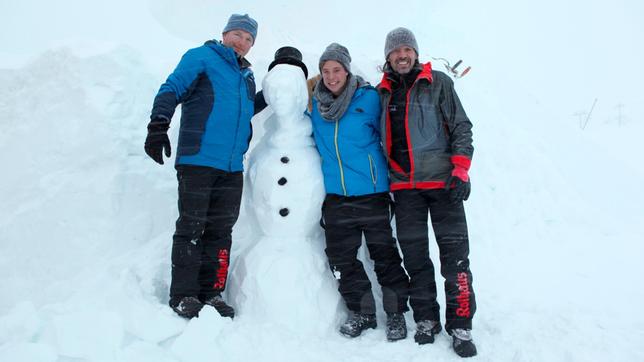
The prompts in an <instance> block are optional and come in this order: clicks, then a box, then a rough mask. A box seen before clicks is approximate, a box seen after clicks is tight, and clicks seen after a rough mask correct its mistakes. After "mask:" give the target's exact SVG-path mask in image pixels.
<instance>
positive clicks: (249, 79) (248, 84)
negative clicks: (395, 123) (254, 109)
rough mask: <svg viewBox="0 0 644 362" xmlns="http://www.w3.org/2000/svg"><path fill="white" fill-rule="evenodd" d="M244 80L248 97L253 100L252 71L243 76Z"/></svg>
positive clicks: (253, 77) (253, 83) (253, 81)
mask: <svg viewBox="0 0 644 362" xmlns="http://www.w3.org/2000/svg"><path fill="white" fill-rule="evenodd" d="M244 81H246V90H247V91H248V99H249V100H251V101H253V103H254V102H255V89H256V88H255V76H254V75H253V73H250V74H248V75H245V76H244Z"/></svg>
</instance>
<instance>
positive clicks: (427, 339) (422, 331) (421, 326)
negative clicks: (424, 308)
mask: <svg viewBox="0 0 644 362" xmlns="http://www.w3.org/2000/svg"><path fill="white" fill-rule="evenodd" d="M441 329H443V328H442V327H441V324H440V322H437V321H432V320H429V319H426V320H422V321H420V322H418V323H416V334H415V335H414V341H416V343H418V344H427V343H434V336H435V335H437V334H438V333H440V331H441Z"/></svg>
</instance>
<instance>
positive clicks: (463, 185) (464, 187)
mask: <svg viewBox="0 0 644 362" xmlns="http://www.w3.org/2000/svg"><path fill="white" fill-rule="evenodd" d="M452 183H453V184H454V188H452V189H451V190H450V188H451V186H452ZM470 190H471V185H470V181H469V179H468V180H467V181H463V180H461V178H460V177H458V176H454V175H451V176H450V177H448V178H447V180H445V191H449V198H450V200H451V201H452V202H454V203H456V202H462V201H465V200H467V199H468V198H469V197H470Z"/></svg>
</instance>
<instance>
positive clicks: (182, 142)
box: [150, 40, 255, 172]
mask: <svg viewBox="0 0 644 362" xmlns="http://www.w3.org/2000/svg"><path fill="white" fill-rule="evenodd" d="M249 67H250V63H249V62H248V61H247V60H246V59H244V58H242V59H241V60H238V58H237V55H236V53H235V51H234V50H233V49H232V48H229V47H226V46H224V45H223V44H222V43H221V42H219V41H213V40H210V41H207V42H206V43H205V44H204V45H202V46H200V47H198V48H194V49H190V50H188V51H187V52H186V53H185V54H184V55H183V57H182V58H181V61H180V62H179V64H178V65H177V67H176V69H175V70H174V71H173V72H172V74H170V76H169V77H168V79H167V80H166V81H165V83H163V84H162V85H161V88H160V89H159V92H158V93H157V95H156V98H155V99H154V105H153V107H152V114H151V116H150V118H151V119H163V120H165V121H167V122H168V123H169V122H170V120H171V119H172V115H173V114H174V111H175V108H176V107H177V105H178V104H181V125H180V128H179V142H178V147H177V157H176V165H197V166H207V167H212V168H216V169H219V170H223V171H228V172H235V171H243V164H242V162H243V158H244V154H245V153H246V151H247V150H248V144H249V142H250V137H251V133H252V132H251V124H250V120H251V118H252V117H253V105H254V99H255V78H254V76H253V72H252V71H251V69H250V68H249Z"/></svg>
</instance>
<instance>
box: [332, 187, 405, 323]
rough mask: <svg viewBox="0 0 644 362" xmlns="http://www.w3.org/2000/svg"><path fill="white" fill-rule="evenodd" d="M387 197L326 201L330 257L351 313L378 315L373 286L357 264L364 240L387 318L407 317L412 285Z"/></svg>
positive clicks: (335, 198) (362, 197) (373, 196)
mask: <svg viewBox="0 0 644 362" xmlns="http://www.w3.org/2000/svg"><path fill="white" fill-rule="evenodd" d="M390 200H391V199H390V198H389V194H388V193H381V194H372V195H366V196H355V197H344V196H339V195H332V194H331V195H327V196H326V199H325V201H324V205H323V207H322V216H323V218H324V223H325V235H326V250H325V251H326V255H327V257H328V258H329V264H330V266H331V270H332V272H333V274H334V275H335V277H336V279H337V280H338V282H339V287H338V290H339V291H340V294H341V295H342V298H343V299H344V301H345V303H346V305H347V308H348V309H349V310H352V311H355V312H361V313H375V312H376V306H375V301H374V298H373V293H372V291H371V283H370V282H369V278H368V277H367V274H366V272H365V270H364V267H363V265H362V263H361V262H360V261H359V260H358V258H357V254H358V249H359V248H360V246H361V245H362V234H363V233H364V237H365V240H366V244H367V248H368V250H369V256H370V257H371V259H372V260H373V261H374V268H375V272H376V276H377V278H378V283H379V284H380V286H381V287H382V297H383V306H384V309H385V311H386V312H404V311H407V310H408V308H407V288H408V285H409V279H408V277H407V274H405V270H404V269H403V268H402V265H401V262H402V261H401V259H400V255H399V254H398V249H397V247H396V240H395V239H394V238H393V237H392V230H391V224H390V221H389V216H390V212H389V206H390Z"/></svg>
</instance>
